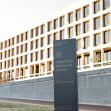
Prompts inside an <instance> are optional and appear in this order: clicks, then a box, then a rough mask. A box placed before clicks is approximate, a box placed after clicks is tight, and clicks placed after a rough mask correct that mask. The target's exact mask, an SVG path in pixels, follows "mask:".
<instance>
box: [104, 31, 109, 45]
mask: <svg viewBox="0 0 111 111" xmlns="http://www.w3.org/2000/svg"><path fill="white" fill-rule="evenodd" d="M109 42H111V30H107V31H105V32H104V44H107V43H109Z"/></svg>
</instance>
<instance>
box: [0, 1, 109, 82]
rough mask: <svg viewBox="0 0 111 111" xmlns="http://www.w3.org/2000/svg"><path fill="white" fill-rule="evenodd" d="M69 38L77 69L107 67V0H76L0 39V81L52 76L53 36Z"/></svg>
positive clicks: (87, 69)
mask: <svg viewBox="0 0 111 111" xmlns="http://www.w3.org/2000/svg"><path fill="white" fill-rule="evenodd" d="M70 38H76V41H77V42H76V48H77V69H78V72H83V71H90V70H96V69H103V68H108V67H111V0H87V1H85V0H78V1H77V2H75V3H74V4H73V5H71V6H70V7H68V8H67V9H65V10H64V11H62V12H60V13H59V14H57V15H55V16H54V17H51V18H48V19H47V20H45V22H43V23H41V24H39V25H37V26H36V27H34V28H31V29H30V30H28V31H26V32H23V33H21V34H18V35H16V36H15V37H12V38H10V39H8V40H4V41H0V80H1V82H3V83H4V82H8V81H18V80H27V79H33V78H41V77H50V76H53V40H62V39H70ZM71 53H73V52H71Z"/></svg>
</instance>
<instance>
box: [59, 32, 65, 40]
mask: <svg viewBox="0 0 111 111" xmlns="http://www.w3.org/2000/svg"><path fill="white" fill-rule="evenodd" d="M64 36H65V35H64V30H61V31H60V40H62V39H64Z"/></svg>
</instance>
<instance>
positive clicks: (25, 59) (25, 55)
mask: <svg viewBox="0 0 111 111" xmlns="http://www.w3.org/2000/svg"><path fill="white" fill-rule="evenodd" d="M26 63H27V55H25V64H26Z"/></svg>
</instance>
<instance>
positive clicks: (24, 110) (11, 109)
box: [0, 102, 53, 111]
mask: <svg viewBox="0 0 111 111" xmlns="http://www.w3.org/2000/svg"><path fill="white" fill-rule="evenodd" d="M0 111H53V108H52V107H48V106H41V105H31V104H22V103H10V102H0Z"/></svg>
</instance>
